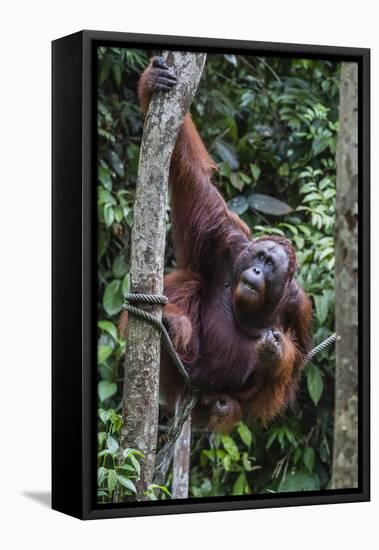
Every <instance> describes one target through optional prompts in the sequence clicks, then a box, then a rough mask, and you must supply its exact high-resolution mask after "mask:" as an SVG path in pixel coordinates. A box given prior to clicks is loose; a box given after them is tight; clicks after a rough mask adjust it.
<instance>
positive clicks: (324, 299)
mask: <svg viewBox="0 0 379 550" xmlns="http://www.w3.org/2000/svg"><path fill="white" fill-rule="evenodd" d="M313 298H314V301H315V306H316V315H317V319H318V322H319V323H320V325H323V324H324V323H325V321H326V318H327V316H328V311H329V296H328V294H322V295H321V296H320V295H318V296H314V297H313Z"/></svg>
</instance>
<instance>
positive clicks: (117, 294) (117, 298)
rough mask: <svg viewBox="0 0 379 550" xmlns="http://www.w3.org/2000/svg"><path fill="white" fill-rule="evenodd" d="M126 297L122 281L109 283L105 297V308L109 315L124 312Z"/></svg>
mask: <svg viewBox="0 0 379 550" xmlns="http://www.w3.org/2000/svg"><path fill="white" fill-rule="evenodd" d="M123 303H124V297H123V294H122V285H121V281H118V280H115V281H112V282H111V283H109V284H108V285H107V287H106V289H105V292H104V296H103V306H104V309H105V311H106V312H107V313H108V315H116V314H117V313H120V311H121V310H122V306H123Z"/></svg>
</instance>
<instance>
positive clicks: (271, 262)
mask: <svg viewBox="0 0 379 550" xmlns="http://www.w3.org/2000/svg"><path fill="white" fill-rule="evenodd" d="M266 263H267V265H269V266H270V267H273V266H274V262H273V261H272V260H270V259H269V260H267V262H266Z"/></svg>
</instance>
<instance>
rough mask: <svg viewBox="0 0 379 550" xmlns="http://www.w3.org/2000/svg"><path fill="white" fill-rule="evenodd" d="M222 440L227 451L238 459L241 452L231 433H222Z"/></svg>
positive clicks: (234, 458)
mask: <svg viewBox="0 0 379 550" xmlns="http://www.w3.org/2000/svg"><path fill="white" fill-rule="evenodd" d="M221 442H222V445H223V447H224V449H225V451H226V452H227V453H228V454H229V455H230V457H231V458H232V459H233V460H238V459H239V457H240V453H239V450H238V447H237V445H236V444H235V442H234V440H233V439H232V438H231V437H230V435H222V436H221Z"/></svg>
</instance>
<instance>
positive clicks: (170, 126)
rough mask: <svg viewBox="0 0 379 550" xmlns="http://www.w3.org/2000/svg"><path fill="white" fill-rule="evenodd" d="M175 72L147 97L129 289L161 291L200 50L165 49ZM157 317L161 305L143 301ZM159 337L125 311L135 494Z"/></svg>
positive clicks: (151, 457)
mask: <svg viewBox="0 0 379 550" xmlns="http://www.w3.org/2000/svg"><path fill="white" fill-rule="evenodd" d="M163 57H164V58H165V59H166V61H167V64H168V65H169V66H171V67H172V68H173V70H174V72H175V74H176V75H177V76H178V84H177V85H176V87H175V88H173V89H172V90H171V91H169V92H167V93H162V92H160V93H156V94H154V95H153V97H152V100H151V102H150V108H149V111H148V113H147V117H146V121H145V127H144V132H143V136H142V142H141V151H140V159H139V167H138V178H137V189H136V198H135V203H134V224H133V230H132V238H131V270H130V277H131V291H132V292H143V293H151V294H162V292H163V268H164V251H165V237H166V226H165V222H166V211H167V188H168V175H169V167H170V159H171V154H172V152H173V149H174V146H175V142H176V138H177V135H178V131H179V128H180V126H181V125H182V123H183V120H184V116H185V114H186V113H187V112H188V110H189V107H190V104H191V102H192V99H193V97H194V95H195V92H196V90H197V87H198V84H199V81H200V77H201V74H202V70H203V67H204V63H205V57H206V56H205V54H194V53H186V52H165V53H164V54H163ZM142 307H145V308H146V309H147V310H149V311H150V312H151V313H152V314H153V315H155V316H156V317H157V318H159V319H161V316H162V311H161V306H142ZM159 361H160V337H159V333H158V332H157V330H156V329H155V328H154V327H152V326H151V325H150V324H149V323H148V322H146V321H143V320H141V319H138V318H136V317H134V316H132V315H129V322H128V341H127V350H126V357H125V377H124V394H123V428H122V432H121V444H122V447H123V448H126V447H132V448H135V449H138V450H139V451H141V452H142V453H143V454H144V455H145V458H144V459H143V460H142V464H141V465H142V468H141V479H140V481H139V482H138V483H137V489H138V494H137V499H138V500H142V499H143V498H144V493H145V491H146V489H147V487H148V486H149V484H150V483H151V482H152V476H153V472H154V461H155V449H156V442H157V426H158V399H159Z"/></svg>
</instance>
